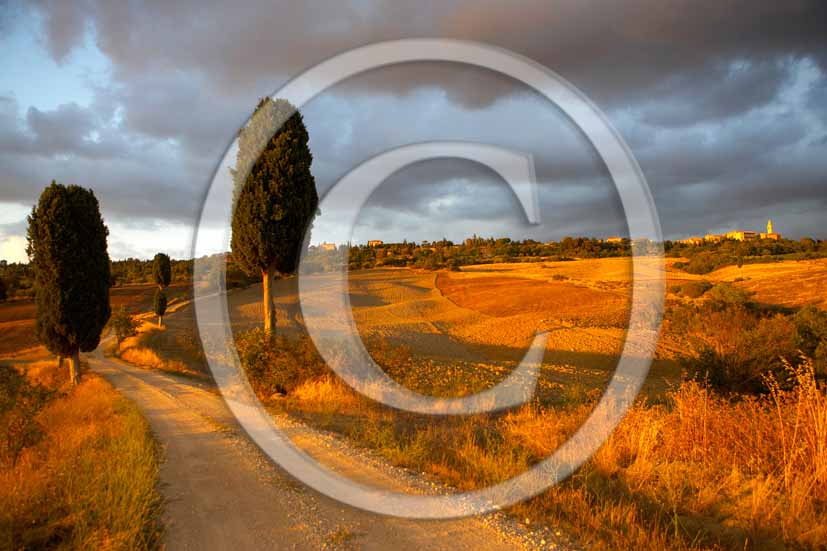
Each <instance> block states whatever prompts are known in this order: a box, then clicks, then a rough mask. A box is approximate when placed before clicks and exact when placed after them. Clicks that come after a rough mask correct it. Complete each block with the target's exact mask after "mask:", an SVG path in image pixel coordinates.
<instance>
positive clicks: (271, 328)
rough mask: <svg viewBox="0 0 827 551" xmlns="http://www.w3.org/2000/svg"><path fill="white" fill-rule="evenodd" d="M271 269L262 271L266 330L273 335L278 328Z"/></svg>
mask: <svg viewBox="0 0 827 551" xmlns="http://www.w3.org/2000/svg"><path fill="white" fill-rule="evenodd" d="M271 272H272V271H271V270H262V271H261V282H262V291H263V294H264V296H263V297H262V302H263V306H264V332H265V333H267V334H268V335H272V334H273V333H274V332H275V330H276V309H275V307H274V306H273V274H272V273H271Z"/></svg>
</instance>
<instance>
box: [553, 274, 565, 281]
mask: <svg viewBox="0 0 827 551" xmlns="http://www.w3.org/2000/svg"><path fill="white" fill-rule="evenodd" d="M568 278H569V276H567V275H563V274H554V275H553V276H551V279H553V280H554V281H565V280H567V279H568Z"/></svg>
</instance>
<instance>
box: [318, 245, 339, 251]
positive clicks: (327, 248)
mask: <svg viewBox="0 0 827 551" xmlns="http://www.w3.org/2000/svg"><path fill="white" fill-rule="evenodd" d="M319 248H320V249H321V250H323V251H335V250H336V243H322V244H321V245H319Z"/></svg>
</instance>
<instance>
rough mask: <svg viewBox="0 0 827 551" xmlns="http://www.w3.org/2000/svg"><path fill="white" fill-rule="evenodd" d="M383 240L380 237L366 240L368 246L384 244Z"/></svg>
mask: <svg viewBox="0 0 827 551" xmlns="http://www.w3.org/2000/svg"><path fill="white" fill-rule="evenodd" d="M384 244H385V242H384V241H382V240H381V239H371V240H370V241H368V247H379V246H380V245H384Z"/></svg>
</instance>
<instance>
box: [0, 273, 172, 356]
mask: <svg viewBox="0 0 827 551" xmlns="http://www.w3.org/2000/svg"><path fill="white" fill-rule="evenodd" d="M156 289H157V287H156V286H155V285H125V286H122V287H113V288H112V290H111V291H110V304H111V306H112V309H113V310H114V309H115V308H120V307H121V306H123V307H124V308H126V309H127V311H128V312H131V313H133V314H136V313H139V312H146V311H148V310H150V309H151V308H152V301H153V298H154V296H155V290H156ZM187 294H188V286H187V285H185V284H182V283H176V284H175V285H173V286H171V287H170V289H169V290H168V291H167V296H168V297H169V298H170V301H172V300H174V299H179V300H180V298H183V297H185V296H186V295H187ZM36 315H37V309H36V307H35V304H34V301H33V300H29V299H26V300H10V301H7V302H3V303H0V357H2V356H7V355H10V354H18V353H20V352H21V351H26V350H31V349H33V348H35V347H37V345H38V343H37V337H36V335H35V328H34V325H35V324H34V320H35V317H36Z"/></svg>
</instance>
